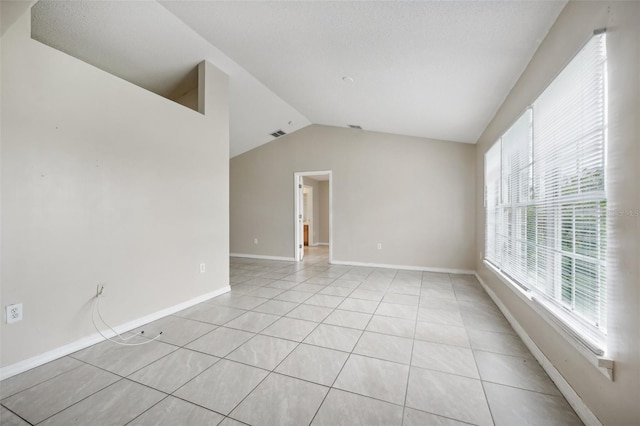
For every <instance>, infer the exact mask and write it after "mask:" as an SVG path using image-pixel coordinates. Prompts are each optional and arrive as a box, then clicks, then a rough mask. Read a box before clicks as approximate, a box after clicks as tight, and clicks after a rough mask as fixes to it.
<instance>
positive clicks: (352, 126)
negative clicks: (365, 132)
mask: <svg viewBox="0 0 640 426" xmlns="http://www.w3.org/2000/svg"><path fill="white" fill-rule="evenodd" d="M347 126H349V127H351V128H352V129H358V130H362V126H358V125H357V124H347Z"/></svg>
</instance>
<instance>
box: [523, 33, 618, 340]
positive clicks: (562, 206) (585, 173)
mask: <svg viewBox="0 0 640 426" xmlns="http://www.w3.org/2000/svg"><path fill="white" fill-rule="evenodd" d="M605 83H606V45H605V34H600V35H596V36H594V37H592V38H591V40H590V41H589V42H588V43H587V44H586V45H585V47H584V48H583V49H582V50H581V51H580V52H579V53H578V55H576V57H575V58H574V59H573V60H572V61H571V63H569V65H568V66H567V67H566V68H565V69H564V70H563V71H562V72H561V73H560V75H558V77H556V79H555V80H554V81H553V82H552V83H551V85H549V87H548V88H547V89H546V90H545V91H544V92H543V93H542V95H540V97H539V98H538V99H537V100H536V101H535V102H534V104H533V111H534V121H533V129H534V144H533V170H534V180H533V182H534V188H533V191H534V199H535V221H536V250H537V253H536V258H537V260H536V275H537V278H536V281H535V283H534V285H533V286H532V289H533V290H534V291H535V292H536V293H537V294H538V296H540V297H541V298H543V299H544V300H546V301H547V302H550V303H553V304H554V305H556V306H557V307H560V308H562V309H563V310H566V311H568V312H571V313H572V314H573V319H574V320H575V321H576V324H573V325H574V326H577V327H579V328H582V329H583V330H586V333H587V334H588V337H589V338H590V339H591V340H593V341H595V342H596V343H598V342H603V340H604V339H603V337H604V334H605V332H606V298H605V290H606V288H605V287H606V271H605V268H606V258H605V255H606V196H605V188H604V178H605V150H604V148H605V137H606V114H605ZM585 326H586V327H585Z"/></svg>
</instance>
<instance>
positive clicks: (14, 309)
mask: <svg viewBox="0 0 640 426" xmlns="http://www.w3.org/2000/svg"><path fill="white" fill-rule="evenodd" d="M18 321H22V303H16V304H15V305H7V324H13V323H14V322H18Z"/></svg>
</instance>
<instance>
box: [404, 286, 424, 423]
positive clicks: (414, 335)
mask: <svg viewBox="0 0 640 426" xmlns="http://www.w3.org/2000/svg"><path fill="white" fill-rule="evenodd" d="M421 301H422V275H421V276H420V293H419V294H418V309H416V319H415V322H414V324H413V339H411V356H410V357H409V371H408V373H407V385H406V387H405V390H404V403H403V404H402V417H401V418H400V425H401V426H404V419H405V412H406V411H407V398H408V397H409V382H410V381H411V368H412V367H413V350H414V348H415V346H416V334H417V333H418V315H419V311H420V302H421Z"/></svg>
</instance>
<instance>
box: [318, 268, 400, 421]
mask: <svg viewBox="0 0 640 426" xmlns="http://www.w3.org/2000/svg"><path fill="white" fill-rule="evenodd" d="M371 273H373V271H372V272H371ZM371 273H370V274H369V275H367V277H369V276H370V275H371ZM396 274H397V272H396ZM396 274H394V277H395V275H396ZM365 280H366V279H365ZM364 282H365V281H362V282H361V283H360V284H359V285H358V287H360V286H361V285H362V284H363V283H364ZM358 287H356V289H357V288H358ZM354 291H355V289H354ZM382 299H384V296H382V298H380V301H378V305H377V306H376V309H375V310H374V311H373V312H374V313H373V314H370V315H371V316H370V317H369V320H368V321H367V324H366V325H365V326H364V328H363V329H362V332H361V333H360V336H359V337H358V340H356V343H355V344H354V345H353V348H351V352H349V355H348V356H347V359H346V360H345V361H344V364H342V367H340V371H338V374H337V375H336V377H335V379H333V382H332V383H331V386H330V387H329V391H328V392H327V394H326V395H325V396H324V398H323V399H322V402H321V403H320V405H319V406H318V409H317V410H316V413H315V414H314V415H313V417H312V418H311V422H310V423H309V425H311V423H313V421H314V420H315V418H316V416H317V415H318V413H319V412H320V409H321V408H322V405H323V404H324V402H325V400H326V399H327V396H328V395H329V393H330V392H331V389H337V390H342V389H339V388H336V387H334V386H335V384H336V381H337V380H338V378H339V377H340V374H342V371H343V370H344V367H345V366H346V365H347V363H348V362H349V359H351V356H352V355H353V351H354V350H355V349H356V347H357V346H358V343H359V342H360V339H362V336H364V333H365V331H366V329H367V327H368V326H369V323H370V322H371V320H372V319H373V316H374V315H375V311H377V310H378V307H379V306H380V304H381V303H382ZM356 355H357V354H356ZM362 396H364V397H367V395H362Z"/></svg>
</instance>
